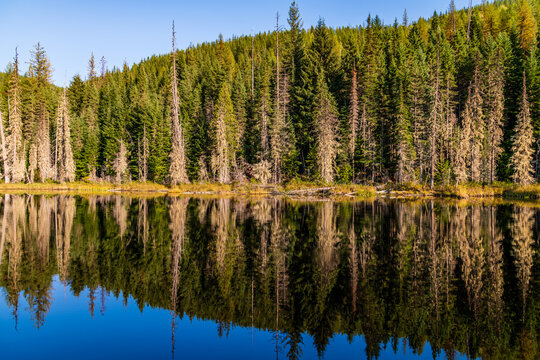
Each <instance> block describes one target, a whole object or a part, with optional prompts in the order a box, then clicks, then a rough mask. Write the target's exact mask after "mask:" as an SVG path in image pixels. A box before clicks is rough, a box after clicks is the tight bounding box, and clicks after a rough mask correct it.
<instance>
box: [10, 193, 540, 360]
mask: <svg viewBox="0 0 540 360" xmlns="http://www.w3.org/2000/svg"><path fill="white" fill-rule="evenodd" d="M1 209H2V210H1V212H0V213H1V214H2V215H1V219H2V220H1V221H2V224H1V237H0V286H1V287H2V289H3V292H4V293H5V303H6V304H7V306H8V307H9V309H10V311H11V318H12V324H13V325H14V327H15V328H17V327H18V321H19V315H20V312H21V311H25V312H27V313H28V314H29V315H30V318H31V321H32V323H33V325H34V327H35V328H36V329H40V328H43V327H46V326H47V315H48V312H49V310H50V308H51V305H52V304H53V302H54V301H58V299H56V300H55V299H53V296H52V293H53V291H54V290H55V289H54V286H53V285H54V284H53V278H54V276H55V275H57V276H58V277H57V279H58V282H59V283H60V284H62V286H63V287H64V291H65V292H69V293H70V294H72V295H74V296H76V297H80V296H86V297H87V303H88V312H89V314H90V316H91V317H93V316H94V313H95V312H97V311H99V312H100V313H101V314H102V315H105V316H107V311H108V310H107V306H106V303H107V301H114V299H119V300H121V301H122V302H123V303H124V304H125V306H127V304H128V299H129V298H133V299H134V301H135V302H136V303H137V306H138V307H139V309H140V311H143V310H144V309H145V308H147V307H152V308H159V309H164V310H166V311H168V312H169V315H170V317H169V318H170V336H171V339H170V344H171V352H172V356H173V358H174V357H175V351H176V352H178V351H181V350H182V341H181V340H180V341H179V340H178V339H177V338H176V336H175V335H176V333H177V331H178V324H180V323H182V319H183V317H184V316H187V317H188V318H189V319H193V318H198V319H201V320H210V322H208V321H207V322H206V323H205V326H206V327H208V326H216V327H217V335H218V336H219V337H223V338H227V337H228V336H230V334H231V331H232V329H233V328H235V327H238V326H240V327H245V328H248V329H251V330H250V331H251V336H252V337H253V336H254V335H253V334H254V332H255V329H259V330H262V331H268V332H271V333H272V334H273V335H272V343H273V345H272V347H273V351H274V352H275V355H276V356H277V357H287V358H289V359H297V358H301V357H302V355H304V352H309V351H311V350H312V349H309V348H306V347H307V346H308V343H311V339H312V341H313V345H311V344H309V346H310V347H311V346H313V348H314V349H315V350H316V353H317V354H318V355H319V356H323V355H325V353H326V352H327V349H328V347H329V346H330V347H331V346H332V345H333V344H332V342H331V341H332V339H333V338H337V337H339V336H346V337H347V338H348V339H349V341H351V342H354V341H356V340H353V339H355V338H357V337H358V336H361V337H362V339H363V341H365V350H364V351H365V354H366V355H367V357H368V358H377V357H379V356H380V355H381V354H382V352H383V351H384V349H385V348H391V349H392V351H393V352H394V353H395V354H401V352H402V351H403V354H409V355H410V351H412V353H413V354H422V353H423V351H424V350H425V349H427V348H428V347H426V344H428V343H429V345H430V346H429V349H430V351H431V355H430V356H429V357H447V358H451V359H452V358H456V357H460V356H462V355H465V356H467V357H484V358H487V359H490V358H534V357H535V356H536V355H537V354H536V352H537V347H538V341H539V338H538V330H539V325H538V321H537V320H536V319H537V317H538V315H540V313H539V310H538V309H539V307H538V306H537V303H538V300H539V299H540V293H539V291H538V290H537V285H536V284H537V282H538V270H537V269H538V266H537V264H538V261H537V246H538V244H537V241H536V239H537V229H536V226H538V224H539V222H538V221H537V217H538V211H537V209H535V208H533V207H530V206H522V205H519V204H497V205H495V204H490V203H483V204H475V205H471V204H468V203H460V202H435V201H390V200H388V201H382V200H378V201H370V202H354V203H353V202H348V203H336V202H330V201H322V202H311V203H309V202H299V201H289V200H282V199H258V200H247V199H227V198H218V199H210V198H192V199H188V198H175V197H173V198H170V197H161V198H159V197H158V198H139V199H133V198H128V197H122V196H107V197H88V198H85V197H73V196H64V195H62V196H37V195H36V196H33V195H4V196H3V198H2V199H1ZM21 297H22V298H23V300H24V303H25V304H27V306H25V307H24V309H22V308H21V307H20V305H19V304H20V302H21ZM139 321H140V322H141V324H140V325H141V326H144V321H145V318H141V319H140V320H139ZM212 323H215V324H216V325H212ZM4 328H5V329H4ZM2 329H3V333H5V334H7V335H6V336H7V338H9V336H11V335H10V334H11V330H9V329H7V327H5V326H4V325H2ZM74 336H76V335H74ZM231 336H232V335H231ZM307 339H309V340H308V341H306V340H307ZM207 340H208V341H209V342H211V341H213V340H212V339H207ZM244 340H246V339H244ZM339 346H340V347H341V348H342V350H343V351H345V354H346V353H347V348H348V346H350V349H352V345H346V344H341V345H339ZM403 356H405V355H403Z"/></svg>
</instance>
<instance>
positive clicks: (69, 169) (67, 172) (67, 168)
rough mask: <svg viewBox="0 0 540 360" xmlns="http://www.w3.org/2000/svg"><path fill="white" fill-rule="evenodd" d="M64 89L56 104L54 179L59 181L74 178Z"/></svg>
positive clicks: (67, 109)
mask: <svg viewBox="0 0 540 360" xmlns="http://www.w3.org/2000/svg"><path fill="white" fill-rule="evenodd" d="M67 101H68V100H67V96H66V91H65V90H64V94H63V96H62V101H61V102H60V104H59V105H58V112H57V115H56V157H55V158H56V168H57V174H56V179H57V180H58V181H60V182H65V181H70V182H71V181H74V180H75V163H74V161H73V151H72V148H71V127H70V116H69V107H68V104H67Z"/></svg>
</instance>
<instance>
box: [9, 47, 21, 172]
mask: <svg viewBox="0 0 540 360" xmlns="http://www.w3.org/2000/svg"><path fill="white" fill-rule="evenodd" d="M11 71H12V72H11V76H10V85H9V93H8V103H9V104H8V127H7V132H8V135H7V138H8V140H7V143H8V149H7V152H8V163H9V169H10V171H11V173H10V178H11V181H12V182H21V181H23V180H24V174H25V168H26V164H25V154H24V144H23V142H24V140H23V135H22V127H23V124H22V118H21V108H20V106H21V103H20V86H19V58H18V55H17V50H15V59H14V62H13V69H12V70H11Z"/></svg>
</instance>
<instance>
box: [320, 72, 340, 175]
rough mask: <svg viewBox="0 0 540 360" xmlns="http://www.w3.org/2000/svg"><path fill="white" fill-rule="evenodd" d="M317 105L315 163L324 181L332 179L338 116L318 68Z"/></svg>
mask: <svg viewBox="0 0 540 360" xmlns="http://www.w3.org/2000/svg"><path fill="white" fill-rule="evenodd" d="M319 71H320V72H319V80H318V96H317V100H318V105H317V108H316V112H315V114H316V115H315V119H316V124H317V129H316V132H317V165H318V171H319V175H320V177H321V179H322V180H323V181H324V182H325V183H332V182H333V181H334V173H335V171H334V167H335V160H336V156H337V147H338V142H337V127H338V117H337V110H336V105H335V101H334V99H333V97H332V95H331V94H330V92H329V91H328V86H327V85H326V82H325V81H324V71H323V70H322V69H320V70H319Z"/></svg>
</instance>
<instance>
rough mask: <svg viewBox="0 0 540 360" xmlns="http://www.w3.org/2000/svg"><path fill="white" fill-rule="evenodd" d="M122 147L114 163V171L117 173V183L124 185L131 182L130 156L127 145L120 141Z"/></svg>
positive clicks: (119, 148)
mask: <svg viewBox="0 0 540 360" xmlns="http://www.w3.org/2000/svg"><path fill="white" fill-rule="evenodd" d="M119 143H120V145H119V147H118V153H117V154H116V158H115V159H114V163H113V170H114V173H115V177H114V179H115V182H116V183H117V184H121V183H124V182H126V181H129V180H130V179H129V171H128V154H127V148H126V144H125V143H124V141H123V140H120V141H119Z"/></svg>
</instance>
